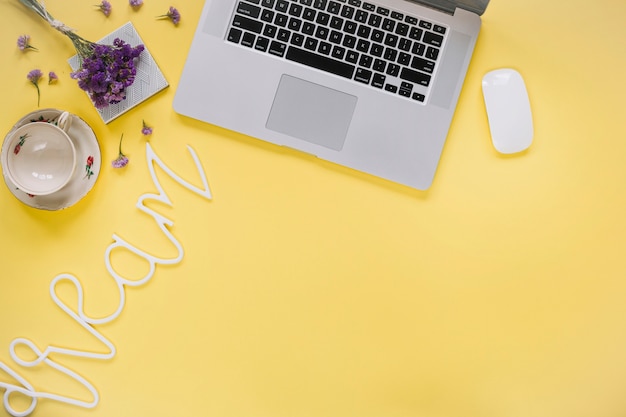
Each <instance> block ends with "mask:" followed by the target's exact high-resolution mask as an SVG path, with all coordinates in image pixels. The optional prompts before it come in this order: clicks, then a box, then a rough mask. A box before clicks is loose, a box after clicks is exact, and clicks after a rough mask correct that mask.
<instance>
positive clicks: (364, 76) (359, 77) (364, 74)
mask: <svg viewBox="0 0 626 417" xmlns="http://www.w3.org/2000/svg"><path fill="white" fill-rule="evenodd" d="M371 79H372V71H370V70H368V69H365V68H357V69H356V74H355V75H354V80H355V81H358V82H360V83H364V84H369V83H370V80H371Z"/></svg>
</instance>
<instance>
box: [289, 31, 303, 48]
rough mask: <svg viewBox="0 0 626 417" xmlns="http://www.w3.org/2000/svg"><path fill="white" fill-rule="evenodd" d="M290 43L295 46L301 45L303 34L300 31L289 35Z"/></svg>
mask: <svg viewBox="0 0 626 417" xmlns="http://www.w3.org/2000/svg"><path fill="white" fill-rule="evenodd" d="M291 44H292V45H296V46H302V44H304V35H303V34H301V33H294V34H293V35H291Z"/></svg>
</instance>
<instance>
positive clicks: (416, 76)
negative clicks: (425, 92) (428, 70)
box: [400, 67, 430, 87]
mask: <svg viewBox="0 0 626 417" xmlns="http://www.w3.org/2000/svg"><path fill="white" fill-rule="evenodd" d="M400 78H402V79H403V80H406V81H410V82H412V83H414V84H419V85H423V86H426V87H428V85H429V84H430V75H428V74H424V73H423V72H418V71H413V70H412V69H410V68H406V67H403V68H402V71H400Z"/></svg>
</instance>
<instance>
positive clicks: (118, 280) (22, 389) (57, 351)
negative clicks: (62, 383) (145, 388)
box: [0, 143, 212, 417]
mask: <svg viewBox="0 0 626 417" xmlns="http://www.w3.org/2000/svg"><path fill="white" fill-rule="evenodd" d="M187 149H188V151H189V153H190V154H191V157H192V158H193V161H194V163H195V166H196V168H197V170H198V173H199V174H200V178H201V180H202V188H199V187H196V186H195V185H193V184H191V183H189V182H188V181H186V180H184V179H183V178H181V177H180V176H179V175H178V174H176V173H175V172H174V171H172V170H171V169H170V168H169V167H168V166H167V165H165V164H164V163H163V161H162V160H161V158H159V157H158V155H157V154H156V153H155V152H154V150H153V149H152V147H151V146H150V144H149V143H146V159H147V162H148V169H149V170H150V175H151V177H152V182H153V184H154V186H155V187H156V188H157V190H158V193H156V194H155V193H145V194H142V195H141V196H140V197H139V199H138V200H137V203H136V207H137V208H138V209H139V210H140V211H141V212H143V213H146V214H147V215H148V216H150V217H152V219H153V220H154V221H155V222H156V224H157V226H158V227H159V229H160V230H161V232H163V234H164V235H165V236H166V237H167V239H168V240H169V241H170V242H171V243H172V244H173V245H174V246H175V247H176V249H177V251H178V253H177V256H176V257H174V258H167V259H165V258H158V257H155V256H153V255H151V254H149V253H147V252H145V251H143V250H141V249H140V248H138V247H136V246H133V245H132V244H130V243H129V242H127V241H126V240H124V239H123V238H122V237H120V236H118V235H117V234H115V233H114V234H113V243H111V244H110V245H109V246H108V247H107V249H106V251H105V252H104V262H105V265H106V269H107V272H108V273H109V275H110V276H111V278H113V280H114V282H115V284H116V285H117V290H118V291H119V300H120V301H119V304H118V306H117V308H116V310H115V311H114V312H113V313H112V314H110V315H108V316H105V317H100V318H95V317H90V316H88V315H87V314H85V310H84V304H83V300H84V294H83V286H82V285H81V283H80V281H79V280H78V279H77V278H76V277H75V276H73V275H71V274H60V275H57V276H56V277H55V278H54V279H53V280H52V282H51V283H50V296H51V297H52V300H53V301H54V303H55V304H56V305H57V306H59V307H60V308H61V310H63V311H64V312H65V313H66V314H67V315H68V316H69V317H71V318H72V319H73V320H74V321H75V322H76V323H78V325H80V326H81V327H82V328H84V329H85V330H86V331H87V332H89V333H90V334H91V335H92V336H94V337H95V338H96V339H97V340H98V341H99V342H100V343H102V345H103V346H104V347H105V349H104V350H105V351H104V352H103V353H98V352H93V351H86V350H80V349H68V348H62V347H59V346H47V347H46V348H45V349H44V350H41V349H40V348H39V347H38V346H36V345H35V344H34V343H33V342H32V341H31V340H30V339H27V338H23V337H19V338H16V339H14V340H13V341H12V342H11V344H10V346H9V354H10V356H11V359H12V360H13V362H14V363H15V364H16V365H18V366H20V367H23V368H33V367H36V366H40V365H44V364H45V365H47V366H49V367H50V368H52V369H54V370H56V371H58V372H60V373H62V374H64V375H66V376H67V377H69V378H71V379H73V380H75V381H76V382H78V383H79V384H81V385H82V386H83V387H85V388H86V389H87V390H88V391H89V392H90V394H91V398H89V399H87V400H80V399H76V398H72V397H68V396H64V395H61V394H58V393H52V392H43V391H38V390H37V389H36V388H35V387H34V386H33V385H32V384H31V383H30V382H29V381H28V380H26V378H24V377H23V376H22V375H20V374H19V373H18V372H17V371H15V370H14V369H13V368H11V367H9V365H7V364H6V363H4V362H2V361H0V371H4V372H5V373H6V374H7V375H9V376H10V377H11V378H13V379H14V380H15V381H17V382H18V384H19V385H16V384H10V383H7V382H2V380H0V392H2V391H3V390H4V395H3V398H2V402H3V405H4V408H5V409H6V411H7V412H8V413H9V414H11V415H12V416H14V417H25V416H28V415H30V414H31V413H32V412H33V411H34V410H35V408H36V407H37V404H38V401H39V400H42V399H47V400H52V401H58V402H61V403H66V404H71V405H74V406H77V407H83V408H94V407H95V406H96V405H97V404H98V402H99V395H98V391H97V389H96V388H95V387H94V386H93V385H92V384H91V383H90V382H89V381H88V380H87V379H86V378H84V377H83V376H82V375H80V374H79V373H77V372H75V371H73V370H71V369H69V368H68V367H66V366H64V365H62V364H61V363H60V362H57V361H56V360H55V359H52V358H51V355H53V356H56V355H58V356H71V357H80V358H88V359H98V360H108V359H111V358H113V357H114V356H115V353H116V350H115V346H114V345H113V343H112V342H111V341H110V340H108V339H107V338H106V337H105V336H103V335H102V334H101V333H100V332H99V331H98V330H97V329H96V327H95V326H98V325H103V324H106V323H110V322H111V321H113V320H115V319H116V318H117V317H118V316H119V315H120V314H121V312H122V311H123V309H124V304H125V300H126V291H125V288H126V287H139V286H142V285H144V284H146V283H147V282H148V281H150V279H151V278H152V277H153V275H154V273H155V271H156V268H157V266H158V265H174V264H178V263H180V262H181V261H182V259H183V254H184V252H183V247H182V245H181V244H180V242H179V241H178V239H176V237H175V236H174V235H173V234H172V232H171V231H170V230H169V228H170V227H171V226H173V224H174V222H173V221H172V220H170V219H168V218H167V217H165V216H163V215H161V214H160V213H158V212H156V211H154V210H152V209H150V208H148V207H146V205H145V204H144V203H145V202H147V201H150V200H151V201H156V202H160V203H163V204H167V205H169V206H170V207H171V206H172V201H171V200H170V198H169V197H168V195H167V193H166V192H165V190H164V189H163V187H162V185H161V183H160V182H159V180H158V179H157V176H156V173H155V165H157V166H159V167H160V168H161V169H162V170H163V171H165V173H167V175H169V176H170V177H171V178H172V179H173V180H174V181H176V182H177V183H178V184H179V185H181V186H182V187H184V188H186V189H187V190H189V191H191V192H193V193H195V194H198V195H199V196H201V197H204V198H206V199H208V200H210V199H211V198H212V196H211V191H210V189H209V184H208V182H207V178H206V175H205V173H204V170H203V169H202V165H201V163H200V160H199V159H198V156H197V154H196V152H195V151H194V150H193V149H192V148H191V147H190V146H187ZM120 248H121V249H124V250H127V251H129V252H131V253H133V254H134V255H136V256H138V257H140V258H142V259H144V260H145V261H146V262H147V263H148V265H149V270H148V272H147V273H146V275H145V276H144V277H142V278H141V279H133V280H130V279H127V278H125V277H124V276H122V275H120V274H119V273H118V272H117V271H116V270H115V268H114V267H113V265H112V264H111V253H112V251H113V250H115V249H120ZM61 283H65V284H67V283H69V284H71V285H73V286H74V287H75V289H76V291H77V294H78V297H77V301H76V306H74V308H71V307H70V306H68V305H67V304H66V303H65V302H63V301H62V300H61V299H60V298H59V297H58V295H57V286H58V285H60V284H61ZM18 351H20V352H24V351H28V352H29V354H28V357H29V359H28V360H26V359H24V358H23V356H20V355H19V354H18ZM32 357H34V359H31V358H32ZM18 397H22V398H20V399H21V400H23V399H24V398H26V399H27V400H29V401H30V403H28V405H27V406H26V407H23V409H16V408H17V407H15V406H14V404H15V403H16V402H18V401H17V400H18ZM21 403H23V401H22V402H21Z"/></svg>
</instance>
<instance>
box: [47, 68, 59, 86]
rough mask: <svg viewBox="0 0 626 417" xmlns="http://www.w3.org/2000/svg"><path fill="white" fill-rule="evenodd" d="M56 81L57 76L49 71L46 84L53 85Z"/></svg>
mask: <svg viewBox="0 0 626 417" xmlns="http://www.w3.org/2000/svg"><path fill="white" fill-rule="evenodd" d="M58 79H59V76H58V75H57V74H56V73H55V72H54V71H50V72H49V73H48V84H52V83H55V82H57V80H58Z"/></svg>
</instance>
